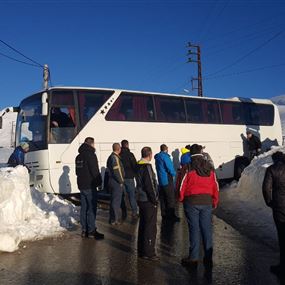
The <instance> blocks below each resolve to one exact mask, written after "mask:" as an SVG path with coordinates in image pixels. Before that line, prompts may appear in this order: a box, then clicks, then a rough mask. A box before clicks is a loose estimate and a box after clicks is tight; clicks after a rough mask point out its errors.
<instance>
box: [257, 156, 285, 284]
mask: <svg viewBox="0 0 285 285" xmlns="http://www.w3.org/2000/svg"><path fill="white" fill-rule="evenodd" d="M272 160H273V165H271V166H269V167H268V168H267V169H266V172H265V177H264V180H263V185H262V192H263V197H264V200H265V203H266V205H267V206H268V207H270V208H271V209H272V212H273V219H274V222H275V226H276V229H277V234H278V241H279V249H280V261H279V264H278V265H273V266H271V267H270V271H271V272H272V273H273V274H275V275H277V276H279V277H280V278H282V279H283V281H285V157H284V154H283V153H282V152H279V151H277V152H275V153H274V154H273V155H272Z"/></svg>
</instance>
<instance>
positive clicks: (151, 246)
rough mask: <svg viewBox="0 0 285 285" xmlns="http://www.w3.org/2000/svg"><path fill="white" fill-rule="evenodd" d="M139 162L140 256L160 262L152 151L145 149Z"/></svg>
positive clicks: (156, 198)
mask: <svg viewBox="0 0 285 285" xmlns="http://www.w3.org/2000/svg"><path fill="white" fill-rule="evenodd" d="M141 154H142V159H141V160H140V161H139V162H138V166H139V168H138V174H137V191H138V205H139V210H140V212H139V214H140V223H139V230H138V256H139V257H141V258H144V259H147V260H158V259H159V258H158V257H157V255H156V254H155V241H156V232H157V229H156V223H157V205H158V197H159V194H158V187H157V181H156V178H155V174H154V171H153V169H152V166H151V164H150V161H151V159H152V150H151V148H150V147H144V148H143V149H142V150H141Z"/></svg>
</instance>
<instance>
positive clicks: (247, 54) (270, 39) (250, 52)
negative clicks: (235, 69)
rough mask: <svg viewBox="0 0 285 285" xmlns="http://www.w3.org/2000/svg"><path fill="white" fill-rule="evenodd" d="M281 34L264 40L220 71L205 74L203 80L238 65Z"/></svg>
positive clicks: (279, 33)
mask: <svg viewBox="0 0 285 285" xmlns="http://www.w3.org/2000/svg"><path fill="white" fill-rule="evenodd" d="M282 33H283V31H280V32H278V33H277V34H275V35H274V36H273V37H271V38H269V39H268V40H266V41H265V42H263V43H262V44H261V45H259V46H257V47H256V48H254V49H253V50H251V51H249V52H248V53H246V54H245V55H243V56H241V57H240V58H238V59H237V60H235V61H234V62H232V63H230V64H228V65H226V66H224V67H222V68H221V69H218V70H217V71H215V72H212V73H210V74H207V75H206V76H205V78H208V77H211V76H212V75H215V74H218V73H220V72H222V71H224V70H227V69H229V68H230V67H232V66H234V65H236V64H238V63H240V62H241V61H243V60H244V59H245V58H247V57H249V56H250V55H252V54H253V53H255V52H256V51H258V50H259V49H261V48H263V47H264V46H265V45H267V44H268V43H270V42H271V41H273V40H274V39H276V38H277V37H279V36H280V35H281V34H282Z"/></svg>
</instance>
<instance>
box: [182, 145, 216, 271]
mask: <svg viewBox="0 0 285 285" xmlns="http://www.w3.org/2000/svg"><path fill="white" fill-rule="evenodd" d="M202 149H203V148H202V146H200V145H192V146H191V150H190V152H191V159H192V161H191V163H190V164H189V165H188V171H186V173H185V175H184V177H183V180H182V183H181V186H180V193H179V200H180V201H181V202H183V206H184V212H185V216H186V219H187V223H188V228H189V238H190V248H189V256H188V257H186V258H183V259H182V260H181V263H182V265H184V266H188V267H189V268H191V269H197V266H198V261H199V253H200V232H201V234H202V240H203V246H204V265H205V268H206V269H212V266H213V261H212V255H213V238H212V235H213V234H212V209H213V208H214V209H215V208H216V207H217V205H218V197H219V192H218V191H219V188H218V183H217V180H216V175H215V172H214V170H213V167H212V166H211V164H210V163H209V161H207V160H205V159H204V157H203V153H202Z"/></svg>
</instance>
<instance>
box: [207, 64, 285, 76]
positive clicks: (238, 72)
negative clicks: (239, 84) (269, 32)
mask: <svg viewBox="0 0 285 285" xmlns="http://www.w3.org/2000/svg"><path fill="white" fill-rule="evenodd" d="M282 66H285V63H279V64H273V65H267V66H261V67H256V68H252V69H247V70H243V71H237V72H232V73H227V74H221V75H218V76H213V77H207V78H204V79H203V80H212V79H219V78H224V77H230V76H237V75H241V74H245V73H251V72H256V71H260V70H265V69H271V68H276V67H282Z"/></svg>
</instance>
